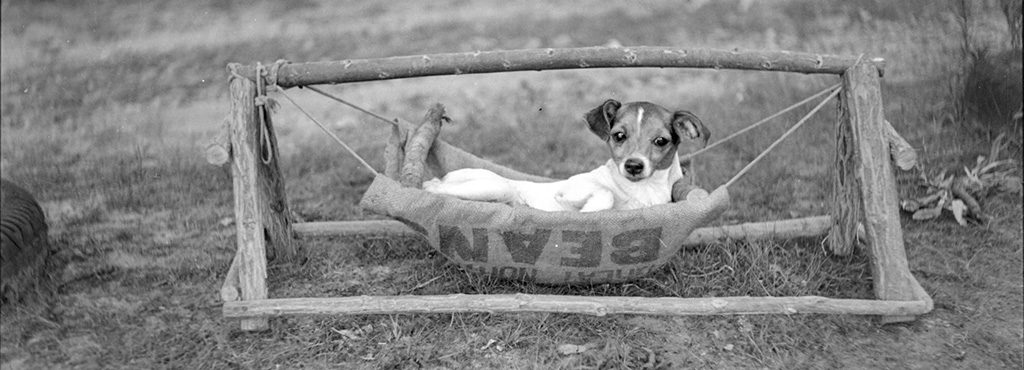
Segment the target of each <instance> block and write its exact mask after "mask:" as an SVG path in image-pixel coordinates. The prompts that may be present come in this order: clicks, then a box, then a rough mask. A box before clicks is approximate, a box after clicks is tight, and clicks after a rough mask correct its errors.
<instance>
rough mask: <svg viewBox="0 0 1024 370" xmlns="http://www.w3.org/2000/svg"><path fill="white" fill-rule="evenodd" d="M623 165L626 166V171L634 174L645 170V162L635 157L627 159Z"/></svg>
mask: <svg viewBox="0 0 1024 370" xmlns="http://www.w3.org/2000/svg"><path fill="white" fill-rule="evenodd" d="M623 167H625V168H626V173H628V174H630V175H634V176H635V175H639V174H640V173H642V172H644V162H643V161H641V160H639V159H635V158H630V159H627V160H626V163H625V164H624V165H623Z"/></svg>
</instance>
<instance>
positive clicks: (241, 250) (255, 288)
mask: <svg viewBox="0 0 1024 370" xmlns="http://www.w3.org/2000/svg"><path fill="white" fill-rule="evenodd" d="M230 91H231V145H232V147H233V148H235V151H234V161H232V166H231V168H232V183H233V184H234V195H235V225H236V233H237V244H238V252H237V253H238V258H239V264H238V280H239V282H238V287H239V290H240V293H241V298H242V299H243V300H247V301H252V300H261V299H266V298H267V286H266V281H267V256H266V240H264V227H265V225H264V224H265V220H264V218H263V217H262V216H263V213H264V211H263V209H264V208H267V207H268V205H267V204H266V203H265V202H266V200H267V197H265V196H262V195H263V192H264V190H265V189H263V188H262V187H261V186H260V183H261V179H260V168H259V167H260V166H261V160H260V158H259V156H260V151H259V125H258V124H257V121H258V120H257V118H256V107H255V105H254V98H255V85H254V84H253V82H252V81H249V80H247V79H243V78H232V79H231V84H230ZM229 272H230V270H229ZM241 324H242V330H263V329H266V328H267V320H266V319H265V318H255V319H246V320H242V323H241Z"/></svg>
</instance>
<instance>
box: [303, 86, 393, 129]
mask: <svg viewBox="0 0 1024 370" xmlns="http://www.w3.org/2000/svg"><path fill="white" fill-rule="evenodd" d="M305 88H307V89H310V90H313V91H315V92H316V93H317V94H320V95H323V96H326V97H327V98H328V99H331V100H334V101H336V102H338V103H341V104H345V105H347V106H349V107H352V108H353V109H355V110H357V111H360V112H363V113H366V114H368V115H370V116H372V117H373V118H376V119H379V120H381V121H384V122H387V123H389V124H391V125H392V126H398V119H397V118H395V120H394V121H391V120H388V119H387V118H384V117H382V116H381V115H379V114H377V113H373V112H371V111H368V110H366V109H363V108H362V107H360V106H358V105H355V104H352V103H349V102H347V101H345V100H344V99H342V98H339V97H337V96H334V95H331V94H329V93H327V92H325V91H323V90H320V89H318V88H316V87H313V86H306V87H305Z"/></svg>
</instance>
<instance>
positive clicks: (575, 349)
mask: <svg viewBox="0 0 1024 370" xmlns="http://www.w3.org/2000/svg"><path fill="white" fill-rule="evenodd" d="M589 349H590V347H589V346H587V345H582V346H579V345H575V344H563V345H560V346H558V354H560V355H563V356H568V355H575V354H577V353H583V352H586V351H587V350H589Z"/></svg>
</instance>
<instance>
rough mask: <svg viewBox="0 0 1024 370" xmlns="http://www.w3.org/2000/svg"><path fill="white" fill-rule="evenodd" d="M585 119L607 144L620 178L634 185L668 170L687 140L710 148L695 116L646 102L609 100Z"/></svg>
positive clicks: (585, 116) (708, 135)
mask: <svg viewBox="0 0 1024 370" xmlns="http://www.w3.org/2000/svg"><path fill="white" fill-rule="evenodd" d="M584 118H585V119H586V120H587V125H589V126H590V131H592V132H593V133H594V134H596V135H597V136H598V137H600V138H601V140H604V141H605V142H606V143H608V147H609V148H610V149H611V152H612V159H613V160H614V161H615V163H616V164H617V168H618V170H619V174H621V175H622V176H623V177H625V178H627V179H629V180H631V181H640V180H643V179H646V178H647V177H648V176H651V174H652V173H654V171H657V170H663V169H667V168H669V166H671V165H672V162H673V161H672V159H673V158H674V157H675V156H676V155H677V152H678V150H679V148H680V146H681V145H682V144H683V141H684V140H695V141H697V142H699V143H700V144H702V145H707V143H708V139H709V138H710V136H711V133H710V132H708V129H707V127H704V123H702V122H701V121H700V119H699V118H697V116H695V115H693V113H690V112H687V111H684V110H679V111H674V112H673V111H670V110H668V109H665V108H663V107H661V106H659V105H657V104H652V103H647V102H632V103H625V104H623V103H619V102H618V101H615V100H612V99H609V100H608V101H605V102H604V103H603V104H601V105H599V106H598V107H597V108H594V109H593V110H591V111H590V112H587V113H586V114H585V115H584Z"/></svg>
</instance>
